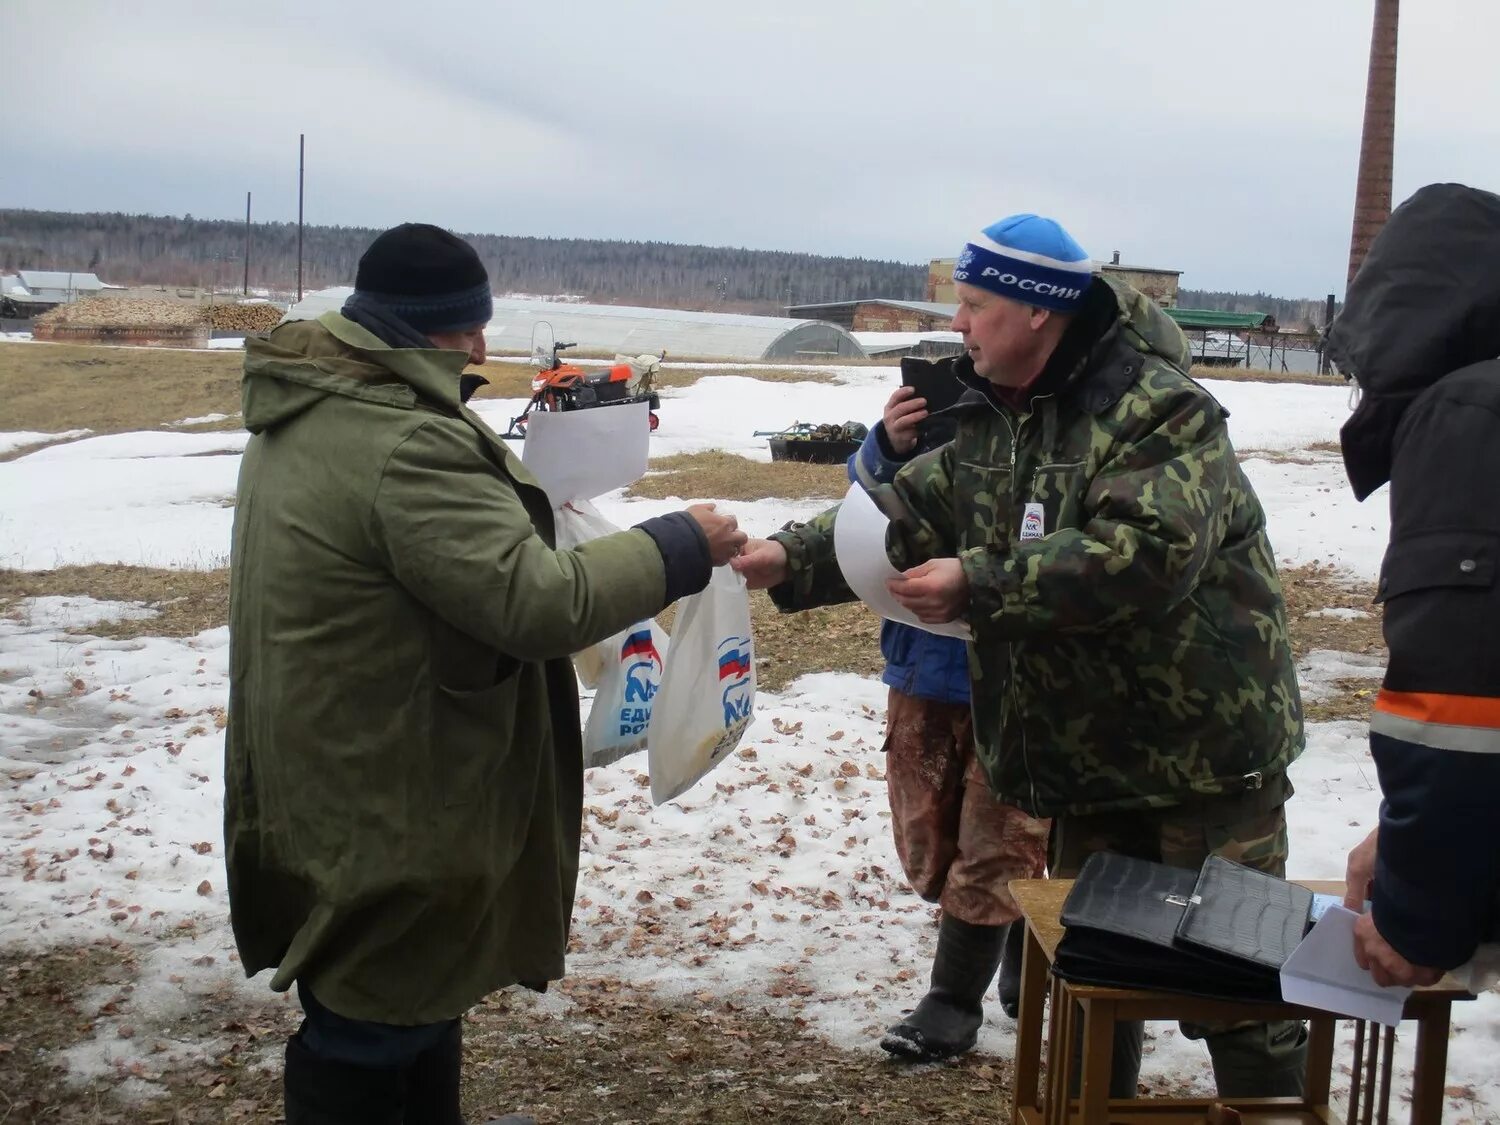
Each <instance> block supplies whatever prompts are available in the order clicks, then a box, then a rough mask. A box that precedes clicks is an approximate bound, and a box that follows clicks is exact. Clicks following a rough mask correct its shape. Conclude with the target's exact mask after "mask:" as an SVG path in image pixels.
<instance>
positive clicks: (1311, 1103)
mask: <svg viewBox="0 0 1500 1125" xmlns="http://www.w3.org/2000/svg"><path fill="white" fill-rule="evenodd" d="M1336 1028H1337V1021H1335V1020H1334V1018H1333V1017H1332V1016H1325V1017H1322V1018H1319V1019H1314V1020H1309V1021H1308V1028H1307V1078H1306V1080H1305V1082H1304V1083H1303V1088H1302V1102H1303V1104H1304V1105H1306V1106H1307V1107H1308V1108H1309V1109H1322V1108H1326V1107H1327V1105H1328V1088H1329V1086H1330V1085H1331V1076H1332V1074H1333V1039H1334V1032H1335V1030H1336Z"/></svg>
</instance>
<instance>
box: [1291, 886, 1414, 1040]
mask: <svg viewBox="0 0 1500 1125" xmlns="http://www.w3.org/2000/svg"><path fill="white" fill-rule="evenodd" d="M1358 918H1359V915H1358V914H1356V913H1354V911H1352V910H1349V909H1347V908H1345V907H1343V906H1340V905H1334V906H1330V907H1328V909H1327V910H1325V911H1324V912H1323V917H1322V918H1320V919H1318V924H1317V925H1315V926H1314V927H1313V928H1312V931H1311V932H1310V933H1309V934H1308V935H1307V936H1306V937H1305V938H1303V939H1302V943H1301V944H1300V945H1298V946H1297V948H1296V949H1294V950H1292V955H1291V956H1290V957H1288V958H1287V959H1286V964H1285V965H1283V966H1282V967H1281V997H1282V999H1283V1000H1286V1001H1287V1002H1288V1003H1290V1004H1305V1005H1306V1006H1307V1007H1309V1008H1321V1009H1322V1010H1323V1011H1325V1012H1337V1013H1338V1014H1339V1015H1341V1016H1352V1017H1354V1018H1355V1019H1362V1020H1374V1021H1375V1022H1376V1023H1383V1024H1387V1025H1389V1026H1391V1027H1394V1026H1395V1025H1396V1024H1398V1023H1400V1022H1401V1010H1402V1009H1403V1008H1404V1007H1405V1006H1406V998H1407V997H1408V996H1410V995H1411V989H1409V988H1402V987H1400V986H1397V985H1391V986H1389V987H1384V988H1382V987H1381V986H1380V985H1378V984H1376V983H1375V978H1374V977H1373V976H1371V975H1370V971H1369V970H1368V969H1361V968H1360V967H1359V963H1358V962H1356V961H1355V960H1354V923H1355V921H1356V920H1357V919H1358Z"/></svg>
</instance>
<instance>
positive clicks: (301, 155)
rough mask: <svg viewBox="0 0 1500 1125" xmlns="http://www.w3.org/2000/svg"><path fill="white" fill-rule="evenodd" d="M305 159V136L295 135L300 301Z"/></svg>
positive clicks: (300, 296) (298, 288) (299, 288)
mask: <svg viewBox="0 0 1500 1125" xmlns="http://www.w3.org/2000/svg"><path fill="white" fill-rule="evenodd" d="M306 157H307V134H305V133H298V134H297V300H298V301H301V300H302V172H303V168H304V166H305V164H306Z"/></svg>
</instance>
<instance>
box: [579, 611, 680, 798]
mask: <svg viewBox="0 0 1500 1125" xmlns="http://www.w3.org/2000/svg"><path fill="white" fill-rule="evenodd" d="M667 639H668V638H667V631H666V630H665V629H663V628H662V627H661V626H660V625H658V624H657V623H656V622H655V621H654V620H651V619H649V618H648V619H647V620H645V621H642V622H640V623H638V624H636V625H632V626H631V627H630V628H629V629H626V630H625V631H624V632H621V633H616V634H615V635H614V636H613V637H610V638H609V640H607V641H603V642H601V643H600V644H597V645H595V646H594V648H593V650H591V651H596V652H603V653H604V654H605V661H604V667H603V671H602V672H601V674H600V676H599V690H598V692H597V693H596V694H595V695H594V706H593V709H592V710H590V711H589V721H588V724H587V725H586V726H585V727H584V728H583V764H584V767H585V768H586V769H587V768H592V767H594V766H607V765H609V763H610V762H615V761H618V760H619V759H621V758H623V757H624V756H625V755H626V754H634V753H635V752H636V751H637V750H644V749H645V748H646V728H647V725H648V724H649V723H650V722H651V711H652V705H653V703H654V701H655V699H656V695H657V692H658V691H660V690H661V682H662V671H663V669H664V667H665V662H664V659H663V658H664V657H665V656H666V653H667ZM574 660H575V662H576V660H577V658H576V657H575V658H574Z"/></svg>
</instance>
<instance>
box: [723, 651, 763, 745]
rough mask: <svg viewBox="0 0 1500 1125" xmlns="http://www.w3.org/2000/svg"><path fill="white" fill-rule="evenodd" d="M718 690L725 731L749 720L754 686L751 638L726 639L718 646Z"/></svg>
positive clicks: (753, 704)
mask: <svg viewBox="0 0 1500 1125" xmlns="http://www.w3.org/2000/svg"><path fill="white" fill-rule="evenodd" d="M719 688H720V691H721V698H722V699H723V702H724V726H725V727H726V728H728V727H732V726H734V725H735V724H736V723H739V722H743V721H744V720H746V719H748V718H749V717H750V712H751V711H752V710H753V709H754V707H755V686H754V684H753V683H752V682H751V679H750V638H749V637H727V638H725V639H724V640H723V641H721V642H720V643H719Z"/></svg>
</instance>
